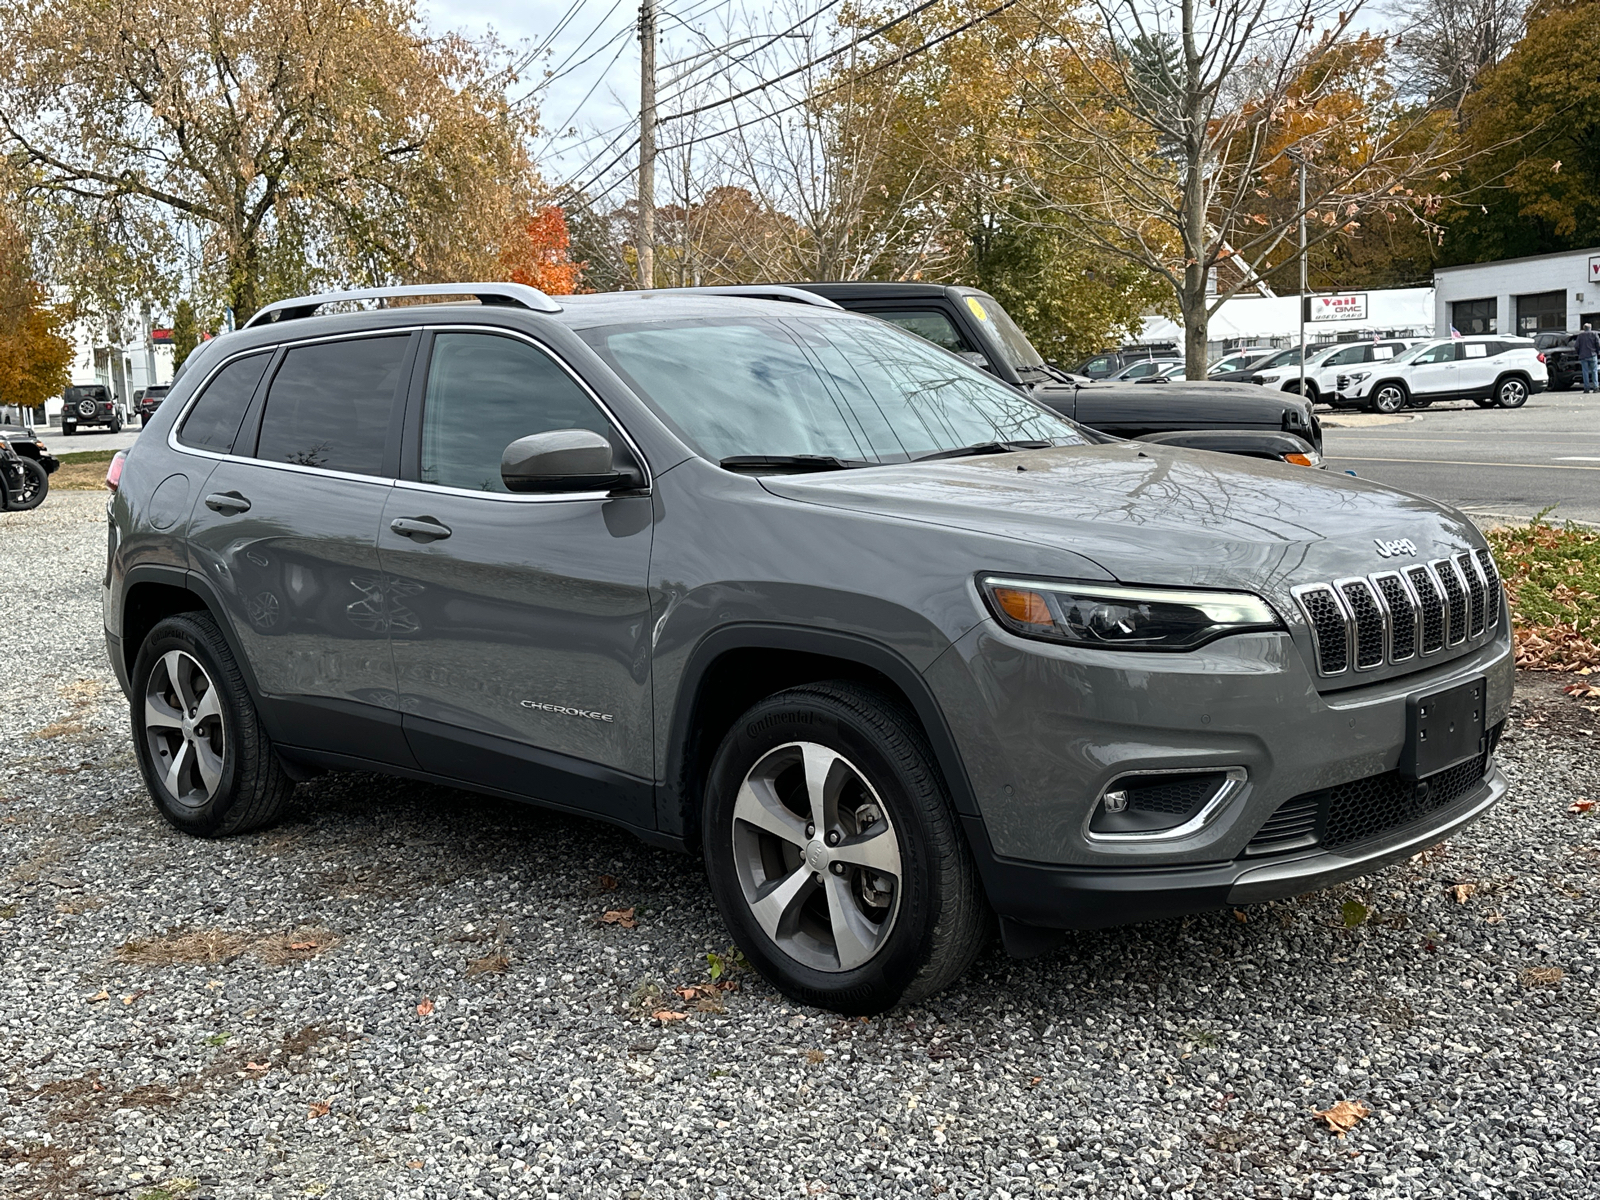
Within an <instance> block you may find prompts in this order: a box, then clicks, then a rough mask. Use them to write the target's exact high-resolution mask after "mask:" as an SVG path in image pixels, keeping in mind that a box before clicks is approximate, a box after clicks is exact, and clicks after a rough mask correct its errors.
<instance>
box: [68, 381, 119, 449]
mask: <svg viewBox="0 0 1600 1200" xmlns="http://www.w3.org/2000/svg"><path fill="white" fill-rule="evenodd" d="M80 425H104V426H106V427H108V428H109V430H110V431H111V432H112V433H121V432H122V406H121V405H120V404H118V403H117V401H116V398H115V397H113V396H112V394H111V389H110V388H108V387H106V386H105V385H104V384H101V383H86V384H80V385H78V386H76V387H69V388H67V389H66V391H64V392H62V393H61V432H62V434H63V436H66V437H71V436H72V435H73V434H75V433H77V432H78V426H80Z"/></svg>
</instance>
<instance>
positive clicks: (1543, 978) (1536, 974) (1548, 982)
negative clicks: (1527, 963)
mask: <svg viewBox="0 0 1600 1200" xmlns="http://www.w3.org/2000/svg"><path fill="white" fill-rule="evenodd" d="M1566 977H1567V973H1566V972H1565V971H1563V970H1562V969H1561V968H1560V967H1529V968H1528V969H1527V970H1526V971H1524V972H1523V973H1522V976H1521V978H1522V986H1523V987H1555V985H1556V984H1558V983H1560V982H1561V981H1562V980H1563V979H1565V978H1566Z"/></svg>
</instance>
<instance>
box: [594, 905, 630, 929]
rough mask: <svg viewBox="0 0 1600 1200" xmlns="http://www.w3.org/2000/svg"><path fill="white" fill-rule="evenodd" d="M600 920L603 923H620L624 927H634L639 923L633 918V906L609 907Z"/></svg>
mask: <svg viewBox="0 0 1600 1200" xmlns="http://www.w3.org/2000/svg"><path fill="white" fill-rule="evenodd" d="M600 921H601V924H604V925H620V926H622V928H624V929H632V928H633V927H634V926H635V925H637V924H638V923H639V922H637V921H635V920H634V919H633V909H631V908H612V909H608V910H606V913H605V915H604V916H603V917H601V918H600Z"/></svg>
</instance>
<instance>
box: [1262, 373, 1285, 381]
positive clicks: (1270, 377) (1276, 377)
mask: <svg viewBox="0 0 1600 1200" xmlns="http://www.w3.org/2000/svg"><path fill="white" fill-rule="evenodd" d="M1282 378H1283V376H1282V375H1280V374H1278V373H1277V372H1276V371H1274V372H1272V373H1271V374H1270V375H1263V376H1262V377H1261V382H1262V383H1277V382H1278V380H1280V379H1282Z"/></svg>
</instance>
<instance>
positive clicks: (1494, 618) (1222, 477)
mask: <svg viewBox="0 0 1600 1200" xmlns="http://www.w3.org/2000/svg"><path fill="white" fill-rule="evenodd" d="M392 293H398V294H407V295H410V294H416V293H422V294H424V295H425V296H427V295H432V296H433V297H434V298H438V297H439V296H441V295H444V294H454V295H457V296H468V295H470V296H476V297H477V298H478V299H479V300H480V301H481V303H480V304H478V305H462V306H454V307H426V306H418V305H410V306H404V307H389V308H381V309H377V310H375V311H366V312H353V313H344V314H340V315H332V316H317V315H315V314H316V312H317V310H318V308H319V306H321V305H322V304H323V303H324V302H325V301H327V300H336V299H340V298H341V295H342V296H344V297H348V296H351V295H354V296H361V297H368V298H379V299H382V298H386V297H387V296H388V295H390V294H392ZM341 295H335V296H331V297H309V298H305V299H301V300H295V301H287V302H284V303H282V304H278V305H274V306H271V307H270V308H268V309H266V310H263V312H262V313H259V314H257V316H256V317H255V318H254V319H253V320H252V321H251V322H250V323H249V325H248V326H247V327H246V328H244V329H243V330H241V331H239V332H237V333H233V334H229V335H226V336H224V337H222V338H218V339H217V340H215V341H213V342H211V343H208V344H207V345H206V346H205V347H203V348H202V349H201V350H200V351H198V352H197V354H196V355H195V356H194V357H193V358H191V360H190V363H189V365H188V367H187V369H186V370H185V371H184V373H183V375H182V376H181V378H180V379H179V381H178V382H177V383H176V384H175V385H174V387H173V390H172V393H171V395H170V396H169V398H168V400H167V401H166V402H165V403H163V404H162V405H161V407H160V408H159V409H158V410H157V411H156V413H155V414H154V416H153V419H152V422H151V428H150V430H149V431H148V432H146V433H145V434H144V435H143V436H141V437H140V438H139V441H138V443H137V444H136V445H135V446H134V447H133V448H132V449H131V450H129V451H128V452H127V455H126V458H125V460H124V461H123V463H122V464H121V467H122V469H121V475H120V481H119V486H118V488H117V490H116V492H115V495H114V497H113V498H112V501H111V503H110V507H109V515H110V535H109V561H108V567H107V573H106V578H105V626H106V642H107V648H108V650H109V653H110V657H111V661H112V663H113V665H114V666H115V668H116V672H117V675H118V678H119V679H120V680H121V682H122V685H123V687H124V689H125V690H126V692H127V694H128V696H129V699H130V702H131V711H132V723H133V736H134V743H135V746H136V750H137V754H138V757H139V762H140V764H141V767H142V769H143V771H144V775H145V779H146V782H147V784H148V786H149V789H150V792H151V795H152V796H153V797H154V799H155V803H156V806H157V807H158V808H159V809H160V811H161V812H162V814H163V815H164V816H165V817H166V818H167V819H168V820H169V821H171V822H172V823H173V824H174V825H176V826H177V827H179V828H180V829H184V830H186V831H188V832H191V833H194V834H198V835H202V836H221V835H226V834H230V833H237V832H241V831H244V830H248V829H254V828H258V827H260V826H262V825H264V824H266V823H267V822H269V821H271V820H273V818H274V817H275V816H276V815H277V814H278V813H279V812H280V811H281V810H282V808H283V806H284V804H285V801H286V799H287V798H288V796H289V794H290V791H291V789H292V788H293V785H294V783H295V781H297V780H301V779H304V778H306V777H307V776H308V775H310V774H312V773H314V772H316V771H318V770H322V769H327V768H335V769H338V768H353V769H361V770H376V771H384V772H389V773H392V774H395V775H402V776H407V777H411V778H417V779H424V780H435V781H438V782H440V783H446V784H450V785H455V786H462V787H467V788H475V789H478V790H481V791H484V792H488V793H491V794H494V795H499V796H506V797H513V798H516V799H519V800H529V801H536V802H538V803H542V804H546V805H550V806H552V807H557V808H562V809H565V810H568V811H571V812H577V813H584V814H589V815H592V816H596V817H600V818H603V819H605V820H609V821H612V822H615V823H617V824H619V825H623V826H625V827H627V828H629V829H631V830H633V831H634V832H635V833H637V834H638V835H639V836H640V837H642V838H644V839H646V840H647V841H649V842H652V843H655V844H659V845H667V846H674V847H679V848H683V849H689V848H697V849H699V850H700V851H701V852H702V853H703V855H704V859H705V863H706V869H707V873H708V875H709V878H710V881H711V886H712V888H713V890H714V892H715V894H716V899H717V902H718V905H719V906H720V909H721V912H722V914H723V916H724V917H725V919H726V920H727V922H728V925H729V927H730V929H731V930H732V931H733V935H734V937H735V938H736V939H737V941H738V943H739V945H740V947H741V948H742V949H743V950H744V952H745V954H747V955H748V956H749V958H750V960H751V961H752V962H753V963H754V964H755V965H756V966H757V967H758V968H759V969H760V970H761V971H762V972H763V973H764V974H765V975H766V976H767V977H768V978H770V979H771V980H772V981H773V982H774V983H775V984H776V985H777V986H778V987H780V988H781V989H783V990H784V991H785V992H787V993H788V994H789V995H791V996H793V997H795V998H797V999H800V1000H803V1001H806V1002H810V1003H815V1004H819V1005H824V1006H828V1007H832V1008H835V1009H839V1010H841V1011H846V1012H872V1011H877V1010H881V1009H883V1008H885V1007H888V1006H890V1005H893V1004H895V1003H897V1002H904V1001H910V1000H913V999H915V998H917V997H922V996H926V995H928V994H929V993H931V992H933V991H934V990H936V989H938V988H940V987H941V986H943V985H945V984H947V983H949V982H950V981H951V980H953V979H955V978H956V977H957V976H958V975H960V974H961V972H962V971H963V970H964V969H965V968H966V967H967V965H968V964H969V963H970V962H971V961H972V959H973V956H974V955H975V954H976V953H977V952H978V949H979V947H980V945H981V944H982V941H983V939H984V937H985V935H986V934H987V933H988V931H989V930H990V929H991V928H992V927H993V922H994V919H995V916H996V915H997V916H998V918H999V927H1000V931H1001V934H1002V936H1003V938H1004V940H1005V943H1006V945H1007V946H1008V948H1009V949H1011V950H1012V951H1013V952H1014V953H1018V954H1028V953H1036V952H1038V951H1040V950H1042V949H1045V948H1048V947H1049V946H1050V945H1052V944H1053V943H1054V942H1056V941H1058V940H1059V939H1060V937H1061V932H1060V931H1062V930H1067V929H1081V928H1089V927H1096V926H1105V925H1113V924H1118V923H1122V922H1128V921H1135V920H1140V919H1145V918H1152V917H1163V916H1169V915H1173V914H1178V913H1184V912H1190V911H1195V910H1200V909H1205V908H1212V907H1217V906H1223V905H1236V904H1242V903H1249V902H1251V901H1260V900H1268V899H1271V898H1274V897H1281V896H1288V895H1292V894H1296V893H1299V892H1303V891H1306V890H1308V889H1311V888H1316V887H1321V886H1324V885H1327V884H1331V883H1334V882H1337V881H1339V880H1343V879H1347V878H1350V877H1352V876H1356V875H1360V874H1364V873H1366V872H1369V871H1371V870H1372V869H1373V868H1375V867H1377V866H1379V865H1381V864H1384V863H1388V862H1391V861H1394V860H1396V859H1399V858H1402V857H1404V856H1406V855H1409V854H1412V853H1415V852H1416V851H1417V850H1419V849H1421V848H1423V847H1425V846H1427V845H1430V844H1431V843H1433V842H1436V841H1438V840H1439V839H1440V838H1443V837H1445V836H1447V835H1448V834H1450V833H1452V832H1453V831H1454V830H1456V829H1458V828H1460V827H1461V826H1462V825H1464V824H1465V823H1467V822H1468V821H1471V820H1472V819H1473V818H1475V817H1477V816H1479V815H1480V814H1481V813H1483V812H1484V811H1485V809H1487V808H1488V807H1489V806H1490V805H1491V804H1493V803H1494V802H1495V801H1496V800H1497V799H1498V798H1499V797H1500V796H1501V794H1502V793H1503V792H1504V790H1505V783H1504V780H1503V777H1502V775H1501V774H1500V772H1499V770H1498V768H1496V766H1495V765H1494V762H1493V757H1492V756H1493V750H1494V744H1495V739H1496V736H1497V734H1498V732H1499V729H1500V726H1501V723H1502V722H1503V720H1504V719H1505V715H1506V712H1507V709H1508V707H1509V704H1510V699H1511V686H1512V661H1511V648H1510V639H1509V620H1508V617H1507V613H1506V610H1505V607H1504V601H1503V597H1502V592H1501V588H1500V585H1499V581H1498V579H1497V577H1496V574H1495V566H1494V562H1493V560H1492V558H1491V557H1490V555H1489V552H1488V550H1487V549H1486V547H1485V546H1484V542H1483V539H1482V538H1481V537H1480V536H1479V535H1478V533H1477V532H1476V531H1475V530H1474V528H1473V527H1472V525H1471V524H1469V523H1468V522H1467V521H1466V520H1465V519H1463V518H1462V517H1461V516H1460V515H1459V514H1458V513H1455V512H1453V511H1451V510H1449V509H1447V508H1444V507H1442V506H1440V505H1438V504H1435V503H1432V502H1430V501H1426V500H1423V499H1420V498H1418V497H1416V496H1411V495H1407V494H1405V493H1403V492H1398V491H1395V490H1393V489H1391V488H1386V487H1383V486H1380V485H1377V484H1373V483H1368V482H1365V481H1362V480H1357V479H1352V478H1348V477H1345V476H1328V475H1325V474H1323V473H1321V472H1312V471H1306V470H1304V469H1302V468H1298V467H1289V466H1281V465H1278V464H1273V463H1267V462H1260V461H1256V460H1250V459H1241V458H1237V457H1230V456H1225V455H1219V454H1209V453H1202V452H1194V451H1185V450H1174V449H1169V448H1167V447H1163V446H1159V445H1150V444H1147V443H1141V442H1117V443H1110V444H1095V443H1092V442H1091V441H1089V440H1087V439H1086V438H1084V437H1083V436H1082V435H1081V434H1080V432H1079V429H1078V427H1077V426H1075V425H1073V424H1071V423H1070V422H1069V421H1067V420H1066V419H1065V418H1063V417H1060V416H1059V415H1057V414H1055V413H1053V412H1050V411H1049V410H1047V409H1045V408H1043V407H1041V406H1039V405H1037V404H1035V403H1034V402H1033V401H1031V400H1030V399H1028V398H1027V397H1025V396H1023V395H1021V394H1019V393H1018V392H1017V391H1015V390H1013V389H1011V388H1009V387H1006V386H1005V385H1004V384H1002V383H999V382H998V381H996V380H995V379H993V378H992V377H991V376H989V375H988V374H986V373H985V372H983V371H981V370H979V369H977V368H975V367H972V366H969V365H968V364H966V363H965V362H963V361H961V360H960V359H958V358H956V357H955V356H953V355H951V354H949V353H947V352H946V351H944V350H941V349H939V348H938V347H935V346H932V345H930V344H928V343H927V342H925V341H922V340H921V339H919V338H916V337H913V336H911V335H909V334H907V333H905V332H903V331H901V330H899V329H896V328H894V327H892V326H890V325H888V324H886V323H884V322H880V321H877V320H874V319H873V318H871V317H866V316H861V315H857V314H853V313H848V312H844V311H841V310H838V309H836V308H834V307H833V306H832V305H830V304H827V303H826V302H820V303H819V302H817V300H816V298H815V297H809V300H810V301H811V302H810V303H776V302H774V301H773V300H772V299H759V298H752V297H749V296H735V295H715V294H685V293H670V292H660V293H624V294H612V295H595V296H581V297H563V298H562V299H561V301H560V303H559V304H558V303H557V302H555V301H553V300H551V299H549V298H548V297H546V296H544V295H542V294H541V293H538V292H535V291H533V290H531V289H527V288H521V287H518V286H516V285H504V284H495V285H489V284H482V285H478V284H460V285H448V286H441V287H438V288H433V289H380V290H377V291H374V292H370V293H353V294H341ZM790 299H798V297H790ZM113 475H115V472H113Z"/></svg>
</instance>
